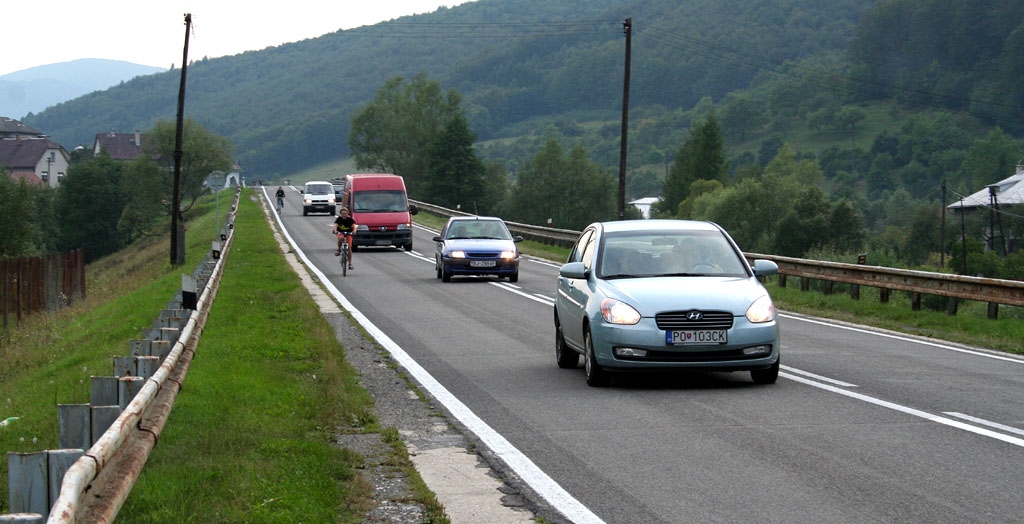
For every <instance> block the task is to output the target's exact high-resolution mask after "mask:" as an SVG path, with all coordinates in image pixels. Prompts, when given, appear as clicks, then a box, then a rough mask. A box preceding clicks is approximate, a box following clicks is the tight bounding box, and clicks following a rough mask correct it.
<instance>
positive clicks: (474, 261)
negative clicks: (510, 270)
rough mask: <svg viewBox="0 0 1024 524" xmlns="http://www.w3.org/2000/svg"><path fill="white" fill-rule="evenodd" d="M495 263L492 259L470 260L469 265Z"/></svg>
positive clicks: (492, 264)
mask: <svg viewBox="0 0 1024 524" xmlns="http://www.w3.org/2000/svg"><path fill="white" fill-rule="evenodd" d="M495 265H496V263H495V262H494V261H493V260H470V261H469V267H494V266H495Z"/></svg>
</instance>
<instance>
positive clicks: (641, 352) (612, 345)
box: [554, 220, 779, 386]
mask: <svg viewBox="0 0 1024 524" xmlns="http://www.w3.org/2000/svg"><path fill="white" fill-rule="evenodd" d="M778 271H779V267H778V265H776V264H775V263H774V262H772V261H769V260H755V261H754V265H753V267H751V266H750V265H749V264H748V262H747V260H746V258H745V257H744V256H743V253H742V251H740V249H739V247H738V246H737V245H736V243H735V242H734V241H733V240H732V238H731V237H730V236H729V234H728V233H726V231H725V230H724V229H722V228H721V227H720V226H718V225H717V224H713V223H710V222H697V221H687V220H625V221H618V222H601V223H595V224H591V225H590V226H588V227H587V228H586V229H585V230H584V231H583V233H582V234H581V235H580V238H579V240H577V242H576V244H575V245H574V246H573V248H572V251H571V252H570V254H569V258H568V261H567V262H566V264H565V265H563V266H562V267H561V269H560V270H559V273H558V290H557V291H558V292H557V296H556V297H555V308H554V309H555V359H556V361H557V362H558V366H559V367H561V368H575V367H576V366H577V365H578V364H579V357H580V355H583V359H584V368H585V370H586V378H587V384H589V385H591V386H604V385H607V384H608V382H609V379H610V374H611V373H615V372H640V371H666V370H673V369H702V370H708V371H749V372H750V375H751V378H752V379H753V381H754V382H756V383H759V384H772V383H774V382H775V381H776V380H777V379H778V376H779V326H778V323H777V321H776V318H775V305H774V304H773V303H772V299H771V297H770V296H769V295H768V291H767V290H766V289H765V288H764V286H762V285H761V283H760V282H759V281H758V279H757V277H764V276H767V275H774V274H776V273H778Z"/></svg>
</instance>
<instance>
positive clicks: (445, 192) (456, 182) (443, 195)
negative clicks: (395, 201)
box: [423, 114, 491, 214]
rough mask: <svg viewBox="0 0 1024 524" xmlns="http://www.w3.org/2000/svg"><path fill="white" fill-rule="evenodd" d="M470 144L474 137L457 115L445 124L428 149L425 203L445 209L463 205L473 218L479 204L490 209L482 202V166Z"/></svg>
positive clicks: (483, 185)
mask: <svg viewBox="0 0 1024 524" xmlns="http://www.w3.org/2000/svg"><path fill="white" fill-rule="evenodd" d="M474 140H476V136H475V135H474V134H473V133H471V132H470V131H469V127H468V125H467V124H466V119H465V118H464V117H463V116H462V115H461V114H457V115H455V116H454V117H453V118H452V119H451V120H449V121H448V122H447V123H445V125H444V127H443V128H442V130H441V133H439V134H438V135H437V137H436V138H435V140H434V142H433V144H431V146H430V149H429V153H430V167H429V169H428V171H427V176H426V178H425V180H424V182H425V183H424V190H423V195H424V196H423V198H424V199H425V200H427V201H429V202H433V203H436V204H438V205H442V206H445V207H449V208H454V207H455V206H456V205H463V206H465V209H467V210H471V212H472V213H476V214H479V208H480V204H481V203H483V204H485V207H486V208H490V204H491V203H489V202H482V199H483V198H484V197H485V194H486V191H485V182H484V163H483V162H482V161H481V160H480V159H479V158H477V156H476V153H474V152H473V141H474Z"/></svg>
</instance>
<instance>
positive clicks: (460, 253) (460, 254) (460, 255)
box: [448, 251, 466, 258]
mask: <svg viewBox="0 0 1024 524" xmlns="http://www.w3.org/2000/svg"><path fill="white" fill-rule="evenodd" d="M448 256H450V257H452V258H466V252H465V251H452V252H451V253H448Z"/></svg>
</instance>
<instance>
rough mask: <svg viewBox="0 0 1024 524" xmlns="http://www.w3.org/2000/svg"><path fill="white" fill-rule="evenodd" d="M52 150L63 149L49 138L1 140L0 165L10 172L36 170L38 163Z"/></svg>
mask: <svg viewBox="0 0 1024 524" xmlns="http://www.w3.org/2000/svg"><path fill="white" fill-rule="evenodd" d="M50 149H61V146H60V144H58V143H56V142H54V141H52V140H50V139H48V138H4V139H2V140H0V164H2V165H4V166H5V167H7V169H8V170H11V171H16V170H20V169H29V170H33V171H34V170H35V167H36V163H38V162H39V159H40V158H43V156H44V155H45V154H46V152H47V151H48V150H50Z"/></svg>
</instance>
